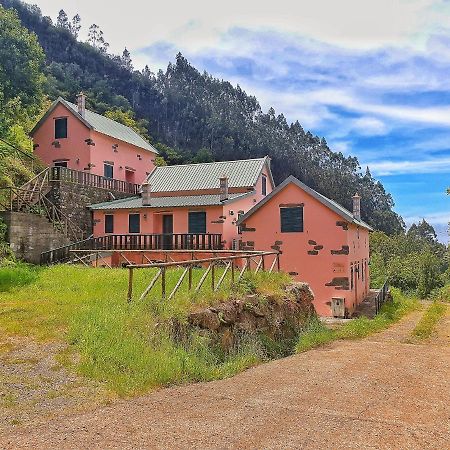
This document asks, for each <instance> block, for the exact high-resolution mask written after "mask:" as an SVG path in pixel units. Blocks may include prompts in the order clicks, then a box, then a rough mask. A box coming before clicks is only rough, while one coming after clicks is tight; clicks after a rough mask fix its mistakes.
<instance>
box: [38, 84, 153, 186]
mask: <svg viewBox="0 0 450 450" xmlns="http://www.w3.org/2000/svg"><path fill="white" fill-rule="evenodd" d="M85 103H86V99H85V96H84V94H82V93H81V94H79V96H78V98H77V104H74V103H70V102H68V101H66V100H64V99H63V98H62V97H59V98H58V99H57V100H56V101H55V102H53V104H52V105H51V106H50V108H49V109H48V111H47V112H46V113H45V114H44V116H43V117H42V118H41V119H40V120H39V122H38V123H37V124H36V125H35V126H34V128H33V129H32V130H31V133H30V134H31V136H32V138H33V142H34V153H35V154H36V155H37V156H38V157H39V158H40V159H41V160H42V161H43V162H44V163H45V164H46V165H47V166H49V167H52V166H56V167H67V168H69V169H72V170H75V171H79V172H85V173H90V174H94V175H99V176H102V177H105V178H108V179H116V180H120V181H125V182H128V183H135V184H140V183H142V182H143V181H144V180H145V178H146V177H147V176H148V174H149V173H150V172H151V171H152V170H153V168H154V167H155V163H154V162H155V156H156V155H157V153H158V152H157V150H156V149H155V148H154V147H153V146H152V145H151V144H149V143H148V142H147V141H146V140H145V139H143V138H142V137H141V136H140V135H139V134H138V133H136V131H134V130H133V129H132V128H130V127H127V126H125V125H122V124H120V123H118V122H116V121H114V120H111V119H109V118H107V117H105V116H102V115H100V114H97V113H94V112H92V111H89V110H88V109H86V106H85Z"/></svg>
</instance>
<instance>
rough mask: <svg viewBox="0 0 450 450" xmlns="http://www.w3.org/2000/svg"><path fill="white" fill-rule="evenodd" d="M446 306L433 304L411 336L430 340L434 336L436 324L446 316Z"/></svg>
mask: <svg viewBox="0 0 450 450" xmlns="http://www.w3.org/2000/svg"><path fill="white" fill-rule="evenodd" d="M445 311H446V306H445V305H444V304H442V303H438V302H433V303H432V304H431V306H430V307H429V308H428V309H427V310H426V311H425V314H424V315H423V317H422V318H421V319H420V321H419V323H418V324H417V325H416V327H415V328H414V330H413V331H412V333H411V335H412V336H413V337H414V338H416V339H420V340H423V339H428V338H430V337H431V335H432V334H433V331H434V329H435V327H436V324H437V323H438V322H439V320H440V319H441V318H442V317H443V316H444V314H445Z"/></svg>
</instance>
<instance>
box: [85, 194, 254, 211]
mask: <svg viewBox="0 0 450 450" xmlns="http://www.w3.org/2000/svg"><path fill="white" fill-rule="evenodd" d="M246 195H248V194H230V195H229V196H228V200H226V201H225V202H221V201H220V195H219V194H213V195H186V196H180V197H178V196H176V197H153V198H152V199H151V205H150V206H143V205H142V197H129V198H123V199H120V200H113V201H111V202H104V203H96V204H94V205H90V206H89V208H90V209H95V210H102V209H106V210H113V209H135V208H176V207H180V206H215V205H223V204H227V203H230V202H232V201H234V200H236V199H238V198H241V197H244V196H246Z"/></svg>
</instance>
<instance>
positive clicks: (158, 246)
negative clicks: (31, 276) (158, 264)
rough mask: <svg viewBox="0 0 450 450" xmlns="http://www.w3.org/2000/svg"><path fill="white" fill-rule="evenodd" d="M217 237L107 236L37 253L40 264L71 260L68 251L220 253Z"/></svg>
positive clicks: (176, 235)
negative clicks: (214, 251)
mask: <svg viewBox="0 0 450 450" xmlns="http://www.w3.org/2000/svg"><path fill="white" fill-rule="evenodd" d="M221 248H222V235H221V234H206V233H205V234H195V233H185V234H183V233H177V234H111V235H107V236H98V237H90V238H88V239H85V240H83V241H78V242H74V243H72V244H69V245H65V246H63V247H58V248H55V249H52V250H49V251H47V252H43V253H41V264H55V263H62V262H67V261H70V260H71V259H72V254H71V251H72V250H91V251H95V250H148V251H152V250H220V249H221Z"/></svg>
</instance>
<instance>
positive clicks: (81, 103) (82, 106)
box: [77, 92, 86, 117]
mask: <svg viewBox="0 0 450 450" xmlns="http://www.w3.org/2000/svg"><path fill="white" fill-rule="evenodd" d="M77 106H78V114H79V115H80V116H81V117H84V115H85V113H86V96H85V95H84V94H83V92H80V93H79V94H78V97H77Z"/></svg>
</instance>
